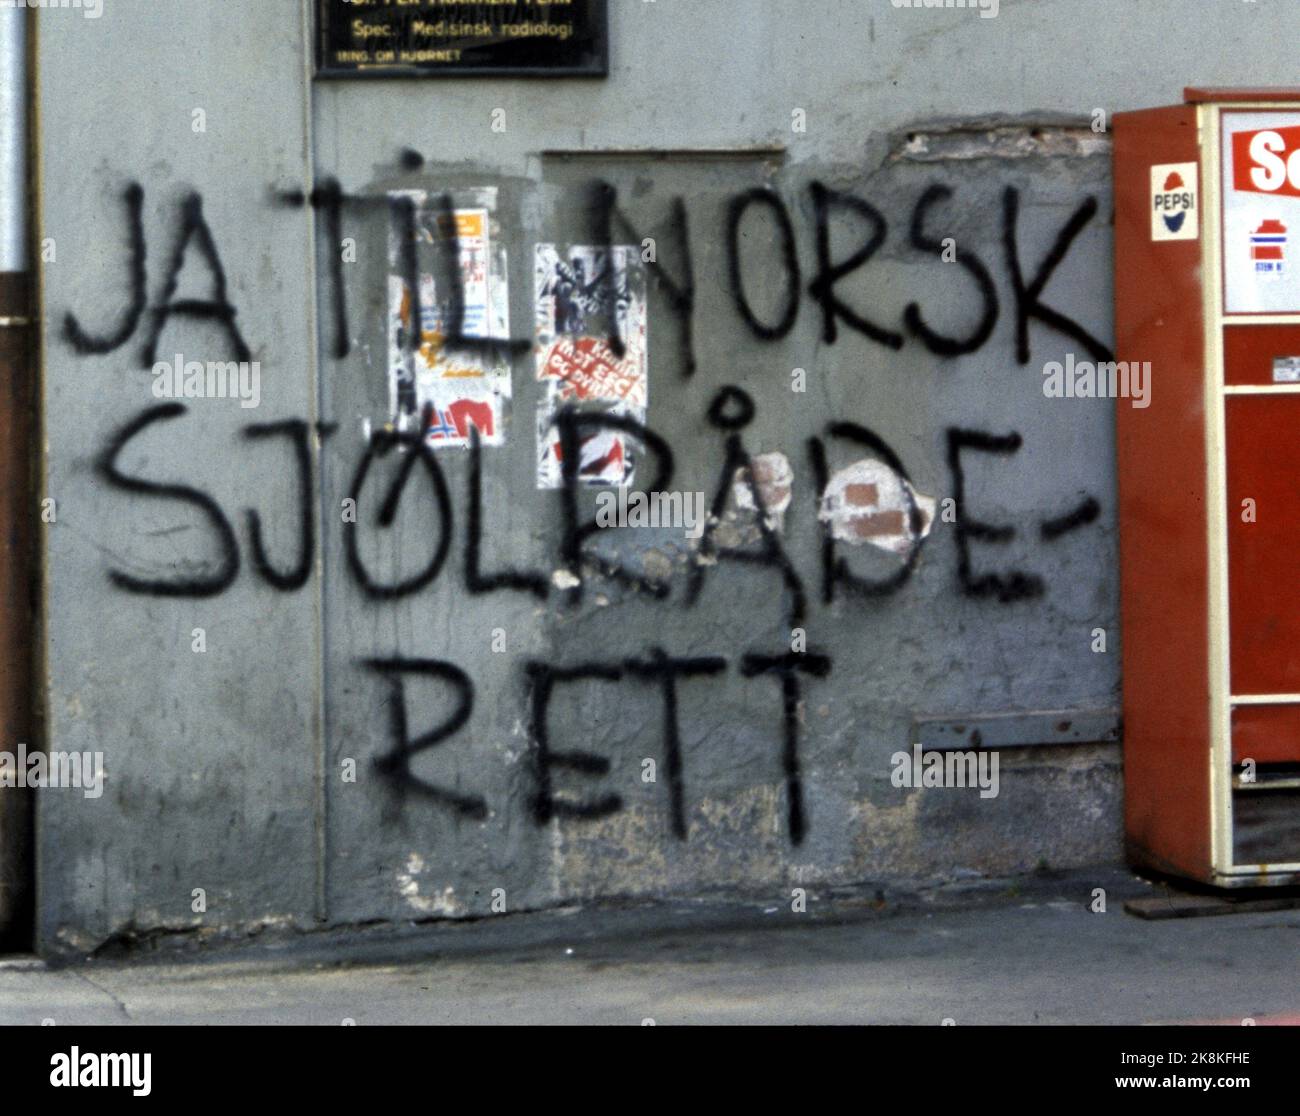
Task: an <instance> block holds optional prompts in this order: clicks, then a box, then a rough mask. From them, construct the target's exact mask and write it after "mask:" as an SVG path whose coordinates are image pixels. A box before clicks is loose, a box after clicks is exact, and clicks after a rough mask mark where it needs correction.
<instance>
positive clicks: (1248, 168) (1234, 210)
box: [1222, 112, 1300, 314]
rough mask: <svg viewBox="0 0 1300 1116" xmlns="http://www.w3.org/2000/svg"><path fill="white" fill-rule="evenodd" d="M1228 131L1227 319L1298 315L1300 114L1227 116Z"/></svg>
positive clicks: (1225, 213) (1225, 152) (1225, 140)
mask: <svg viewBox="0 0 1300 1116" xmlns="http://www.w3.org/2000/svg"><path fill="white" fill-rule="evenodd" d="M1222 127H1223V133H1222V153H1223V159H1222V162H1223V287H1224V290H1223V300H1224V307H1223V308H1224V311H1225V312H1226V313H1229V314H1281V313H1295V312H1297V311H1300V272H1298V271H1297V269H1296V267H1295V266H1294V263H1293V260H1292V257H1291V251H1292V249H1291V246H1290V235H1291V231H1292V230H1294V229H1296V228H1300V113H1295V112H1225V113H1224V114H1223V125H1222Z"/></svg>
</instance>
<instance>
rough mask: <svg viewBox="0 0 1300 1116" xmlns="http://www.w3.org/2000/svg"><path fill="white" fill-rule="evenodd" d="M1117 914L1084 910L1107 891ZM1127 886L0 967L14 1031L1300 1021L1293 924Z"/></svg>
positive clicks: (404, 934) (455, 929) (455, 930)
mask: <svg viewBox="0 0 1300 1116" xmlns="http://www.w3.org/2000/svg"><path fill="white" fill-rule="evenodd" d="M1098 887H1101V888H1105V889H1106V891H1107V911H1106V913H1104V914H1098V913H1093V912H1092V911H1091V910H1090V904H1091V901H1092V893H1093V889H1094V888H1098ZM1161 890H1162V889H1161V888H1160V887H1152V886H1151V885H1148V884H1146V883H1144V882H1143V881H1139V880H1136V879H1135V878H1134V877H1132V876H1131V875H1129V874H1127V873H1124V872H1122V871H1118V870H1116V869H1111V868H1107V869H1099V870H1095V871H1089V872H1081V873H1071V874H1069V875H1063V876H1057V877H1034V878H1032V879H1024V880H1017V881H988V880H970V881H962V882H959V883H950V884H948V885H945V886H940V887H934V888H929V889H924V890H917V891H898V892H894V891H890V890H886V891H884V892H877V891H876V890H875V889H874V888H873V889H868V890H867V891H866V892H865V893H863V892H857V893H853V892H848V891H845V892H843V893H837V894H829V895H821V896H818V895H816V894H812V893H810V895H809V902H808V911H807V913H803V914H795V913H793V912H792V911H791V909H790V903H789V901H788V899H787V900H786V901H785V902H784V904H780V905H778V904H777V903H776V902H772V903H768V904H766V905H758V904H755V903H752V902H748V903H740V902H722V901H701V902H689V903H688V902H681V901H675V902H672V903H665V904H659V905H655V906H625V907H621V908H602V909H599V910H590V909H579V910H568V911H557V912H548V913H543V914H529V915H514V916H504V917H499V918H496V919H490V920H485V921H482V922H477V923H473V924H468V925H465V924H437V925H430V926H420V927H411V928H407V929H405V930H400V931H395V930H393V929H391V928H390V929H384V930H369V931H353V932H348V933H334V932H331V933H329V934H320V935H300V936H297V937H293V938H285V939H280V940H265V941H263V940H259V941H257V942H254V943H250V944H247V945H242V946H239V947H237V948H236V947H230V946H225V947H221V948H210V947H204V948H201V949H196V948H194V947H192V946H190V945H188V944H186V943H185V942H184V941H180V940H178V941H177V942H176V943H174V944H163V945H154V946H151V947H149V948H148V949H147V950H144V949H136V950H134V951H132V954H131V956H129V957H125V958H114V959H112V960H109V959H99V960H95V961H91V962H86V963H83V964H79V965H73V966H66V967H47V966H45V965H44V964H42V963H41V962H38V961H35V960H30V959H26V960H25V959H21V958H16V959H9V960H6V961H4V962H0V1023H5V1024H40V1023H41V1022H42V1021H43V1020H53V1021H54V1023H55V1024H56V1025H70V1024H117V1023H132V1024H141V1023H183V1024H211V1023H239V1024H284V1023H308V1024H313V1023H315V1024H326V1025H335V1026H337V1025H339V1024H340V1023H342V1022H343V1021H344V1020H349V1019H350V1020H353V1021H355V1022H356V1023H357V1024H359V1025H365V1024H425V1023H434V1024H448V1023H461V1024H466V1023H471V1024H494V1023H507V1024H548V1023H577V1024H583V1023H586V1024H640V1023H641V1022H642V1021H643V1020H645V1019H653V1020H654V1021H655V1022H656V1023H657V1024H660V1025H671V1024H683V1023H887V1024H890V1023H894V1024H897V1023H912V1024H931V1025H937V1024H939V1023H941V1022H942V1021H943V1020H944V1019H952V1020H953V1021H955V1022H956V1023H957V1024H958V1025H969V1024H987V1023H1011V1024H1080V1023H1102V1024H1107V1023H1159V1022H1203V1021H1210V1020H1214V1021H1225V1022H1232V1023H1240V1022H1241V1021H1242V1019H1244V1018H1253V1019H1255V1020H1256V1021H1257V1022H1259V1023H1261V1024H1263V1023H1269V1022H1279V1023H1283V1022H1294V1021H1296V1020H1297V1018H1298V1017H1300V910H1287V911H1274V912H1270V913H1258V914H1233V915H1229V916H1223V917H1210V918H1191V919H1179V920H1170V921H1159V922H1151V921H1143V920H1140V919H1137V918H1134V917H1132V916H1131V915H1129V914H1126V913H1125V912H1124V910H1123V901H1124V900H1125V899H1126V898H1132V897H1137V896H1141V895H1151V894H1159V893H1160V891H1161Z"/></svg>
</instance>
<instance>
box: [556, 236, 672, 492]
mask: <svg viewBox="0 0 1300 1116" xmlns="http://www.w3.org/2000/svg"><path fill="white" fill-rule="evenodd" d="M534 291H535V295H536V312H537V321H536V341H537V345H536V359H537V380H538V389H539V396H538V405H537V486H538V488H559V487H560V486H561V483H562V472H561V470H562V453H561V447H560V433H559V431H558V430H557V429H556V427H555V423H554V418H555V415H556V414H557V413H558V412H559V410H560V408H561V407H562V406H565V405H569V404H572V405H573V406H575V407H577V408H578V409H579V410H583V411H596V412H603V413H607V414H614V415H624V416H627V417H629V418H632V419H635V420H636V421H637V422H641V423H644V422H645V416H646V403H647V350H646V301H645V270H644V267H643V265H642V262H641V252H640V249H638V248H630V247H614V248H610V249H604V248H591V247H569V248H565V249H563V250H562V249H560V248H558V247H557V246H556V245H554V244H539V245H537V250H536V257H535V271H534ZM615 330H616V331H617V333H616V334H615V333H614V332H613V331H615ZM613 336H617V337H618V338H619V339H620V340H621V341H622V343H623V350H624V351H623V353H622V355H619V353H618V352H616V351H615V346H614V345H613V344H611V338H612V337H613ZM580 450H581V461H580V463H579V466H578V477H579V481H580V482H581V483H582V484H585V485H616V486H622V485H630V484H631V483H632V480H633V475H634V471H635V467H636V456H637V453H638V445H637V443H636V441H635V439H632V438H629V437H628V436H626V435H625V434H623V433H621V432H619V431H597V432H593V433H592V434H591V435H590V436H588V437H585V438H583V440H582V444H581V447H580Z"/></svg>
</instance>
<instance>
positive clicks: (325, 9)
mask: <svg viewBox="0 0 1300 1116" xmlns="http://www.w3.org/2000/svg"><path fill="white" fill-rule="evenodd" d="M606 4H607V0H463V2H462V0H317V7H318V11H319V20H318V25H317V29H316V34H317V42H318V56H317V63H316V72H317V74H318V75H320V76H321V77H469V76H475V75H506V76H508V75H512V74H517V75H525V76H532V77H548V76H550V77H565V76H579V77H583V76H585V77H604V76H605V75H606V74H607V73H608V72H609V37H608V25H607V22H606V19H607V12H606Z"/></svg>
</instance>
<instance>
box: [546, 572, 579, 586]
mask: <svg viewBox="0 0 1300 1116" xmlns="http://www.w3.org/2000/svg"><path fill="white" fill-rule="evenodd" d="M551 584H552V585H554V586H555V588H557V589H576V588H577V587H578V586H579V585H581V584H582V579H581V578H580V577H578V576H577V575H576V574H572V573H570V572H569V571H568V570H556V571H555V572H554V573H553V574H551Z"/></svg>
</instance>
